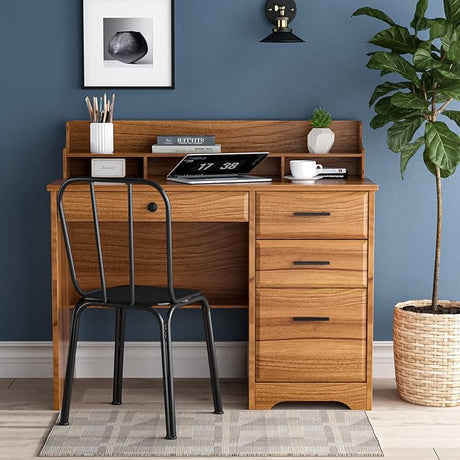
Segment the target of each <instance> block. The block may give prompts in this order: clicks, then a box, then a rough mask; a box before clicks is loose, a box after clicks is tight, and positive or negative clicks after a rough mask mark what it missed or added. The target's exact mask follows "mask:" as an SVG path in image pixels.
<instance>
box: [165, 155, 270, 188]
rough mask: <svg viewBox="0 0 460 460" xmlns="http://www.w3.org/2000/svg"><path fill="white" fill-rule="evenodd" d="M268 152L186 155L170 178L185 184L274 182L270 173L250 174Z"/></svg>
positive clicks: (170, 173) (168, 177) (170, 174)
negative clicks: (262, 174)
mask: <svg viewBox="0 0 460 460" xmlns="http://www.w3.org/2000/svg"><path fill="white" fill-rule="evenodd" d="M267 156H268V152H242V153H206V154H202V153H193V154H189V155H186V156H185V157H184V158H182V160H181V161H180V162H179V163H178V164H177V165H176V166H175V167H174V168H173V169H172V171H170V172H169V174H168V175H167V176H166V178H167V179H168V180H169V181H173V182H180V183H182V184H240V183H246V182H270V181H271V178H269V177H260V176H250V175H249V173H250V172H251V171H252V170H253V169H254V168H255V167H256V166H257V165H258V164H259V163H260V162H261V161H262V160H263V159H264V158H266V157H267Z"/></svg>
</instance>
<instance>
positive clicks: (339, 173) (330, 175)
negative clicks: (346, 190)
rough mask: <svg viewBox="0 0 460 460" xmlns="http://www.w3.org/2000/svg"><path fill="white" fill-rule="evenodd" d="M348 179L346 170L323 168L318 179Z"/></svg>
mask: <svg viewBox="0 0 460 460" xmlns="http://www.w3.org/2000/svg"><path fill="white" fill-rule="evenodd" d="M346 177H348V171H347V169H346V168H323V170H322V171H321V173H320V174H318V178H321V179H345V178H346Z"/></svg>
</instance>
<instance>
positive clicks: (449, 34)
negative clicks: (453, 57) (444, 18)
mask: <svg viewBox="0 0 460 460" xmlns="http://www.w3.org/2000/svg"><path fill="white" fill-rule="evenodd" d="M440 38H441V44H442V48H443V50H444V51H445V52H448V51H449V49H450V47H451V45H452V43H454V42H456V41H457V40H458V32H457V29H456V27H454V25H453V24H451V23H447V24H446V33H445V34H444V35H443V36H442V37H440Z"/></svg>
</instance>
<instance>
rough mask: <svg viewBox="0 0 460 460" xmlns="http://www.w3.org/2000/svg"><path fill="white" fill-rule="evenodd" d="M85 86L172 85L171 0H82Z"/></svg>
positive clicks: (172, 24) (155, 86) (172, 1)
mask: <svg viewBox="0 0 460 460" xmlns="http://www.w3.org/2000/svg"><path fill="white" fill-rule="evenodd" d="M82 1H83V55H84V71H83V74H84V83H83V86H84V87H150V88H174V0H82Z"/></svg>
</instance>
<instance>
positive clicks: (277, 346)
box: [256, 339, 366, 382]
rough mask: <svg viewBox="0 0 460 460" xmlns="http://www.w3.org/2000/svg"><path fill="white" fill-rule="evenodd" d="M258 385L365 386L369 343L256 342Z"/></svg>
mask: <svg viewBox="0 0 460 460" xmlns="http://www.w3.org/2000/svg"><path fill="white" fill-rule="evenodd" d="M256 381H257V382H365V381H366V341H365V340H350V339H346V340H343V339H293V340H270V341H269V340H267V341H258V342H256Z"/></svg>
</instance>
